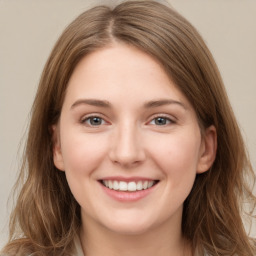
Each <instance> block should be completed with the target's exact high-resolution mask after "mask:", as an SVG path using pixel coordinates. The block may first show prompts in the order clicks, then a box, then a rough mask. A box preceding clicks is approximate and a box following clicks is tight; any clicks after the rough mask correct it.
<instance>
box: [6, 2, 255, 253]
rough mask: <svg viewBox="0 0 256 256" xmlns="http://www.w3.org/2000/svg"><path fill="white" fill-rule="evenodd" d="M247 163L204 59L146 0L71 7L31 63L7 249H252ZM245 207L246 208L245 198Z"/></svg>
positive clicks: (178, 26) (173, 17)
mask: <svg viewBox="0 0 256 256" xmlns="http://www.w3.org/2000/svg"><path fill="white" fill-rule="evenodd" d="M249 179H250V180H254V174H253V171H252V168H251V166H250V162H249V159H248V158H247V155H246V151H245V147H244V144H243V140H242V137H241V134H240V131H239V128H238V126H237V123H236V120H235V117H234V115H233V112H232V109H231V107H230V104H229V101H228V98H227V96H226V92H225V89H224V86H223V83H222V80H221V77H220V74H219V72H218V69H217V67H216V65H215V62H214V60H213V58H212V56H211V54H210V52H209V50H208V49H207V47H206V45H205V44H204V42H203V40H202V39H201V37H200V35H199V34H198V33H197V31H196V30H195V29H194V28H193V27H192V26H191V24H190V23H189V22H188V21H186V20H185V19H184V18H183V17H181V16H180V15H179V14H177V13H176V12H175V11H173V10H172V9H170V8H168V7H166V6H164V5H161V4H159V3H157V2H154V1H128V2H125V3H123V4H120V5H118V6H116V7H115V8H114V9H110V8H108V7H103V6H100V7H96V8H93V9H91V10H89V11H86V12H84V13H83V14H81V15H80V16H79V17H78V18H77V19H76V20H75V21H74V22H72V23H71V24H70V26H69V27H68V28H67V29H66V30H65V31H64V33H63V34H62V35H61V37H60V39H59V40H58V42H57V44H56V45H55V47H54V49H53V51H52V53H51V55H50V57H49V59H48V62H47V63H46V66H45V69H44V71H43V74H42V77H41V81H40V84H39V88H38V92H37V95H36V98H35V101H34V105H33V109H32V117H31V123H30V130H29V134H28V141H27V145H26V152H25V158H24V164H23V166H22V169H21V174H20V177H19V180H18V183H17V184H23V183H24V185H23V186H22V189H21V192H20V195H19V197H18V200H17V205H16V208H15V209H14V211H13V214H12V216H11V222H10V224H11V225H10V241H9V243H8V244H7V245H6V247H5V248H4V249H3V254H4V255H5V254H7V255H30V254H31V255H58V256H59V255H83V254H84V255H90V256H91V255H103V254H104V255H120V254H122V255H181V256H183V255H184V256H188V255H200V256H201V255H239V256H240V255H244V256H245V255H246V256H248V255H254V253H255V247H254V245H253V241H251V240H250V239H249V238H248V236H247V234H246V232H245V230H244V227H243V223H242V210H241V207H242V203H243V202H244V199H246V200H249V202H250V203H251V205H253V204H254V203H255V197H254V195H253V194H252V192H251V190H250V186H249V185H250V184H249V183H248V180H249ZM252 209H253V208H252Z"/></svg>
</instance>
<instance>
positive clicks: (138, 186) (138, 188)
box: [136, 181, 142, 190]
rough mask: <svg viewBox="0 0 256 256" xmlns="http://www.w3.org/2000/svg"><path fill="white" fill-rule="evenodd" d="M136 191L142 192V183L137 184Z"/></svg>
mask: <svg viewBox="0 0 256 256" xmlns="http://www.w3.org/2000/svg"><path fill="white" fill-rule="evenodd" d="M136 189H137V190H142V181H139V182H137V185H136Z"/></svg>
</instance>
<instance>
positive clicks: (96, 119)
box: [90, 117, 102, 125]
mask: <svg viewBox="0 0 256 256" xmlns="http://www.w3.org/2000/svg"><path fill="white" fill-rule="evenodd" d="M101 123H102V119H101V118H99V117H91V118H90V124H91V125H101Z"/></svg>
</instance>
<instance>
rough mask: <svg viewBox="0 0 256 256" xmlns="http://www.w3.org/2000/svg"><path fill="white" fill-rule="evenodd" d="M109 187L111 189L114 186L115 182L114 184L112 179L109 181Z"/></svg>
mask: <svg viewBox="0 0 256 256" xmlns="http://www.w3.org/2000/svg"><path fill="white" fill-rule="evenodd" d="M108 187H109V188H110V189H112V188H113V184H112V181H111V180H109V181H108Z"/></svg>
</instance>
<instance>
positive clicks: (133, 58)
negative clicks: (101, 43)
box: [66, 44, 189, 104]
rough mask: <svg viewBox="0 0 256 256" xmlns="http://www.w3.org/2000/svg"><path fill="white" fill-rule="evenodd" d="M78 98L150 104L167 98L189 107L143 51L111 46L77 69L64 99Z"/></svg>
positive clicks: (153, 61)
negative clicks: (115, 99)
mask: <svg viewBox="0 0 256 256" xmlns="http://www.w3.org/2000/svg"><path fill="white" fill-rule="evenodd" d="M79 97H80V98H81V97H87V98H88V97H92V98H102V99H109V100H111V99H113V100H114V98H115V97H118V98H122V99H123V100H125V102H127V101H128V100H135V98H136V99H137V100H139V101H150V100H152V98H165V97H170V98H172V99H173V100H182V101H185V102H186V104H189V103H188V102H187V100H186V98H185V96H184V95H183V94H182V93H181V92H180V90H179V89H178V88H177V86H176V85H175V84H174V83H173V81H172V80H171V79H170V77H169V76H168V74H167V73H166V72H165V71H164V69H163V67H162V65H161V64H160V63H159V62H158V61H157V60H156V59H154V58H153V57H152V56H150V55H148V54H146V53H145V52H143V51H141V50H139V49H137V48H135V47H132V46H128V45H125V44H114V45H110V46H108V47H105V48H102V49H99V50H97V51H95V52H92V53H90V54H89V55H87V56H85V57H84V58H83V59H82V60H81V61H80V62H79V63H78V65H77V66H76V68H75V70H74V72H73V74H72V76H71V78H70V80H69V83H68V89H67V95H66V98H67V100H69V99H72V100H74V99H77V98H79Z"/></svg>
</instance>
